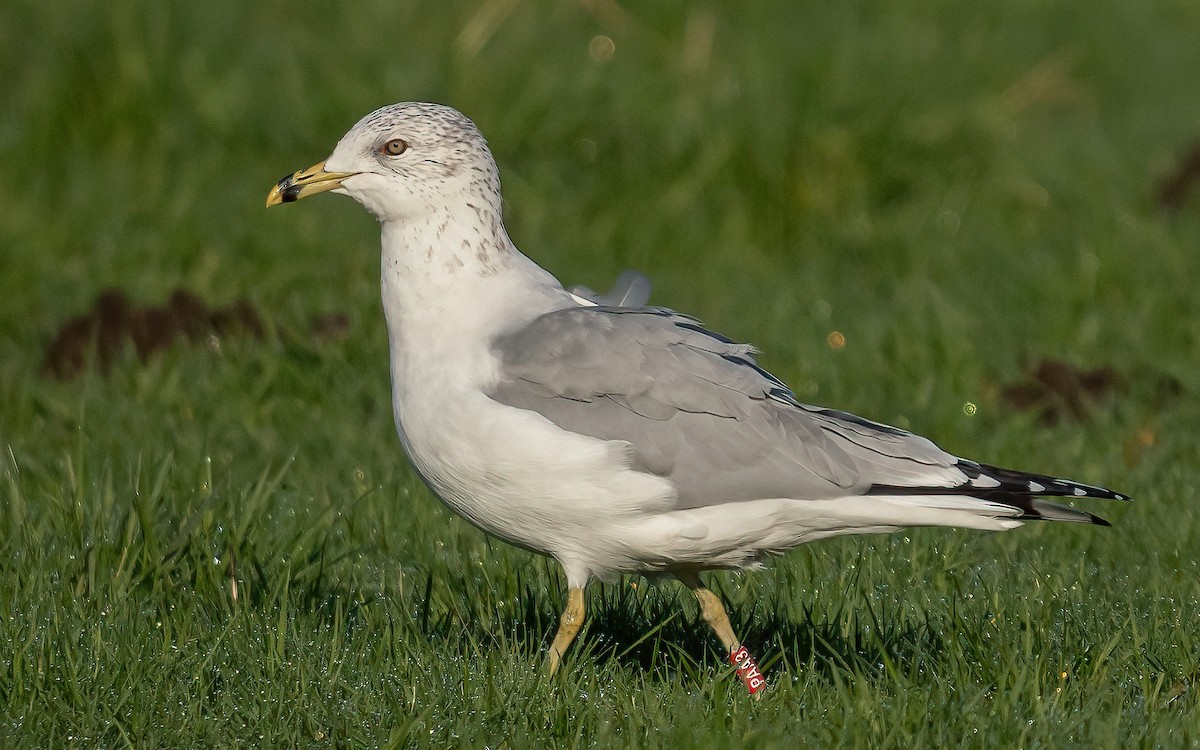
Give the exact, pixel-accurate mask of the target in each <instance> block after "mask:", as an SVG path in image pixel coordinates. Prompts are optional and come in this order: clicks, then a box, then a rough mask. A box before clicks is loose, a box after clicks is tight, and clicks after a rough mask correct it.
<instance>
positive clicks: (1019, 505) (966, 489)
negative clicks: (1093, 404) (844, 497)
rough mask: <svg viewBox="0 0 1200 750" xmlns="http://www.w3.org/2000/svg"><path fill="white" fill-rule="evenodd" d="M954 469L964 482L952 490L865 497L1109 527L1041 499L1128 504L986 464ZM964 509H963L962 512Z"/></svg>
mask: <svg viewBox="0 0 1200 750" xmlns="http://www.w3.org/2000/svg"><path fill="white" fill-rule="evenodd" d="M956 468H958V469H959V470H960V471H961V472H962V473H963V474H965V475H966V476H967V481H966V482H964V483H963V484H960V485H957V486H954V487H904V486H897V485H880V484H876V485H873V486H872V487H871V488H870V490H868V492H867V494H869V495H884V496H889V495H890V496H909V497H912V496H917V495H920V496H925V497H926V498H929V499H933V498H937V497H950V496H953V497H955V498H958V499H959V501H960V502H961V501H962V500H967V501H968V502H969V501H970V500H977V501H980V502H979V504H978V505H977V508H976V509H977V511H978V512H979V513H981V514H985V515H986V514H989V510H993V511H994V510H999V509H1000V508H1003V509H1005V510H1006V512H1005V513H1003V515H1006V516H1009V517H1011V518H1012V519H1014V520H1018V521H1025V520H1030V521H1065V522H1068V523H1089V524H1095V525H1097V526H1111V525H1112V524H1110V523H1109V522H1108V521H1106V520H1104V519H1103V518H1101V517H1100V516H1097V515H1095V514H1092V513H1088V512H1087V511H1084V510H1079V509H1078V508H1072V507H1070V506H1068V505H1062V504H1060V503H1054V502H1050V501H1049V500H1044V499H1043V498H1045V497H1069V498H1096V499H1101V500H1121V501H1126V502H1128V501H1130V500H1132V498H1131V497H1129V496H1128V495H1126V494H1123V493H1121V492H1115V491H1113V490H1110V489H1107V488H1105V487H1096V486H1094V485H1090V484H1083V483H1081V482H1075V481H1072V480H1070V479H1061V478H1058V477H1051V476H1047V475H1045V474H1031V473H1028V472H1023V471H1014V470H1012V469H1003V468H1000V467H997V466H988V465H987V464H978V463H975V462H974V461H967V460H963V459H960V460H959V462H958V464H957V466H956ZM997 506H1000V508H998V507H997ZM964 509H965V508H964Z"/></svg>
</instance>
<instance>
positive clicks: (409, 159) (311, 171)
mask: <svg viewBox="0 0 1200 750" xmlns="http://www.w3.org/2000/svg"><path fill="white" fill-rule="evenodd" d="M326 191H333V192H335V193H341V194H343V195H348V196H350V197H351V198H353V199H354V200H356V201H358V202H359V203H361V204H362V205H363V207H364V208H366V209H367V210H368V211H370V212H371V213H372V214H374V215H375V217H376V218H377V219H379V220H380V221H381V222H385V223H386V222H394V221H412V220H414V219H420V218H422V217H428V216H429V215H431V214H434V213H437V212H438V211H439V210H444V209H448V208H450V207H451V206H452V205H454V204H461V203H469V204H471V205H472V206H477V207H478V208H483V207H485V206H486V207H487V208H490V209H492V210H493V211H496V212H497V213H498V211H499V202H500V178H499V176H498V173H497V170H496V163H495V161H493V160H492V154H491V152H490V151H488V147H487V142H486V141H484V139H483V135H482V134H480V132H479V129H478V128H476V127H475V124H474V123H473V122H471V121H470V120H469V119H468V118H467V117H466V116H465V115H463V114H462V113H461V112H459V111H458V110H456V109H453V108H451V107H447V106H444V105H441V104H425V103H422V102H404V103H401V104H392V105H390V106H387V107H383V108H381V109H377V110H375V111H374V112H372V113H371V114H369V115H367V116H366V117H364V118H363V119H361V120H359V122H358V124H356V125H355V126H354V127H353V128H351V129H350V132H348V133H346V135H344V136H342V139H341V140H340V141H338V144H337V147H336V148H334V150H333V153H332V154H331V155H330V156H329V158H328V159H326V160H325V161H323V162H320V163H319V164H315V165H313V166H311V167H309V168H308V169H302V170H300V171H298V172H295V173H293V174H290V175H288V176H286V177H284V178H283V179H281V180H280V181H279V183H278V184H277V185H275V187H274V188H272V189H271V192H270V193H269V194H268V195H267V205H268V206H273V205H276V204H278V203H290V202H292V201H297V200H300V199H301V198H306V197H308V196H310V195H316V194H317V193H323V192H326Z"/></svg>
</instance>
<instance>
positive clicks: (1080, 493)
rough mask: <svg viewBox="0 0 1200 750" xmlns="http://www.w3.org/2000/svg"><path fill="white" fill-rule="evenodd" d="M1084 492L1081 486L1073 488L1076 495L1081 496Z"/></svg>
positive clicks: (1085, 491)
mask: <svg viewBox="0 0 1200 750" xmlns="http://www.w3.org/2000/svg"><path fill="white" fill-rule="evenodd" d="M1086 494H1087V490H1085V489H1083V488H1082V487H1076V488H1075V496H1076V497H1083V496H1084V495H1086Z"/></svg>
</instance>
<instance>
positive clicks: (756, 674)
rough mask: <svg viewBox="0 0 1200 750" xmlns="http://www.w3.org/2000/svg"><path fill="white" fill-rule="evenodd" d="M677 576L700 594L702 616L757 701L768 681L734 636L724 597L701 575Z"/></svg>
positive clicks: (698, 598)
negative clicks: (708, 584)
mask: <svg viewBox="0 0 1200 750" xmlns="http://www.w3.org/2000/svg"><path fill="white" fill-rule="evenodd" d="M676 577H677V578H679V580H680V581H682V582H683V584H684V585H685V586H687V587H688V588H689V589H691V590H692V593H693V594H695V595H696V601H698V602H699V603H700V616H701V617H703V618H704V621H705V622H707V623H708V626H709V627H710V628H712V629H713V632H714V633H716V634H717V638H720V639H721V644H722V645H723V646H725V649H726V650H727V651H728V652H729V661H730V662H731V663H732V664H733V665H734V666H735V667H737V674H738V677H740V678H741V679H742V682H743V683H745V685H746V689H747V690H749V691H750V694H751V695H754V696H755V697H756V698H757V697H758V693H760V692H761V691H762V690H763V689H764V688H766V686H767V681H766V679H765V678H764V677H763V676H762V673H761V672H760V671H759V670H758V665H757V664H756V663H755V662H754V657H752V656H751V655H750V652H749V651H747V650H746V647H745V646H743V645H742V644H741V643H740V642H739V641H738V638H737V636H736V635H734V633H733V625H731V624H730V622H729V615H728V614H727V613H726V612H725V605H723V604H721V599H720V597H718V596H717V595H716V594H714V593H713V592H712V591H710V590H709V589H707V588H705V586H704V584H703V583H702V582H701V581H700V576H699V575H697V574H695V573H679V574H676Z"/></svg>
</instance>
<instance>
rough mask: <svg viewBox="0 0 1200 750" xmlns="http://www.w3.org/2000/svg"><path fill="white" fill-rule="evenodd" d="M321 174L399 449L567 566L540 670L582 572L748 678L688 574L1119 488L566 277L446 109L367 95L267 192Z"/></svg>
mask: <svg viewBox="0 0 1200 750" xmlns="http://www.w3.org/2000/svg"><path fill="white" fill-rule="evenodd" d="M326 191H331V192H334V193H339V194H342V195H348V196H350V197H351V198H353V199H354V200H356V201H358V202H359V203H360V204H362V206H363V207H364V208H366V209H367V211H369V212H370V213H371V214H373V215H374V216H375V217H376V218H377V219H378V220H379V222H380V224H381V228H382V262H381V287H382V296H383V310H384V314H385V316H386V319H387V331H388V344H389V352H390V365H391V380H392V408H393V414H394V417H395V423H396V430H397V432H398V433H399V437H400V443H401V445H402V446H403V449H404V452H405V453H406V454H407V455H408V458H409V460H410V461H411V463H412V465H413V467H414V468H415V469H416V471H417V472H418V473H419V474H420V476H421V477H422V478H423V479H424V480H425V482H426V483H427V484H428V486H429V487H430V488H431V489H432V490H433V491H434V493H436V495H437V496H438V497H439V498H441V500H442V501H444V502H445V504H446V505H447V506H449V507H450V508H451V509H452V510H453V511H455V512H456V513H458V514H459V515H460V516H462V517H463V518H465V519H466V520H467V521H469V522H470V523H472V524H473V525H475V526H477V527H478V528H480V529H482V530H483V531H484V532H486V533H488V534H491V535H494V536H496V537H499V538H500V539H503V540H505V541H507V542H510V543H512V544H514V545H517V546H519V547H523V548H525V549H528V550H532V551H534V552H538V553H541V554H543V555H548V556H550V557H553V558H554V559H555V560H557V561H558V563H559V564H560V565H561V566H562V569H563V571H564V573H565V576H566V582H567V587H568V591H567V603H566V607H565V610H564V611H563V613H562V617H561V618H560V622H559V627H558V630H557V632H556V634H555V637H554V640H553V642H552V643H551V645H550V649H549V655H548V671H549V674H550V675H551V676H553V675H554V673H555V672H556V671H557V670H558V668H559V665H560V663H561V660H562V657H563V654H564V653H565V651H566V650H567V647H568V646H569V645H570V644H571V642H572V641H573V640H574V639H575V636H576V634H577V633H578V632H579V630H580V628H581V626H582V624H583V621H584V613H585V605H584V587H586V586H587V585H588V583H589V582H590V581H592V580H593V579H609V580H611V579H612V578H614V577H616V576H619V575H620V574H646V575H652V576H661V575H674V576H675V577H677V578H678V579H680V580H681V581H682V582H683V583H684V584H685V585H686V586H688V587H689V588H690V589H691V590H692V591H693V593H694V594H695V596H696V598H697V600H698V603H699V607H700V612H701V616H702V617H703V618H704V620H705V621H706V622H707V623H708V624H709V625H710V626H711V627H712V629H713V631H714V632H715V633H716V635H717V637H718V638H719V639H720V641H721V643H722V645H723V646H724V648H725V649H726V650H727V651H728V653H729V655H730V659H731V661H733V662H734V663H735V665H736V666H738V668H739V669H738V672H739V674H740V675H741V676H742V677H743V679H745V680H747V687H749V688H751V692H755V690H756V689H761V687H762V685H763V681H762V677H761V674H759V673H758V672H757V669H756V668H753V667H754V664H753V660H752V659H751V658H750V657H749V655H748V652H746V650H745V649H744V648H743V647H742V645H741V643H740V641H739V640H738V638H737V636H736V635H735V634H734V632H733V628H732V626H731V625H730V622H729V617H728V615H727V614H726V612H725V608H724V606H723V605H722V604H721V601H720V599H719V598H718V597H717V596H716V595H715V594H714V593H713V592H712V591H710V590H709V589H707V588H706V587H705V586H704V584H703V582H702V581H701V578H700V573H701V572H703V571H709V570H721V569H744V568H755V567H760V566H761V565H762V563H763V562H764V561H765V560H766V559H767V558H769V557H770V556H772V555H775V554H780V553H783V552H785V551H787V550H788V549H790V548H792V547H795V546H797V545H800V544H804V543H807V542H811V541H814V540H818V539H824V538H827V537H833V536H838V535H843V534H877V533H886V532H892V531H896V530H897V529H900V528H903V527H908V526H953V527H962V528H968V529H983V530H996V531H998V530H1004V529H1011V528H1014V527H1016V526H1020V525H1021V524H1022V522H1023V521H1026V520H1035V519H1037V520H1049V521H1074V522H1081V523H1092V524H1099V525H1105V526H1107V525H1108V523H1107V522H1106V521H1104V520H1103V519H1101V518H1099V517H1097V516H1094V515H1092V514H1091V513H1087V512H1085V511H1082V510H1078V509H1075V508H1072V507H1069V506H1066V505H1061V504H1057V503H1054V502H1051V501H1049V500H1046V499H1044V498H1046V497H1066V498H1105V499H1110V500H1128V499H1129V498H1128V497H1127V496H1126V495H1123V494H1121V493H1119V492H1114V491H1112V490H1108V489H1104V488H1102V487H1095V486H1091V485H1087V484H1081V483H1079V482H1074V481H1071V480H1068V479H1060V478H1055V477H1051V476H1045V475H1041V474H1029V473H1024V472H1019V471H1013V470H1010V469H1002V468H998V467H994V466H989V465H987V464H982V463H978V462H975V461H970V460H967V459H963V458H959V457H957V456H954V455H952V454H950V453H947V452H946V451H943V450H942V449H941V448H938V447H937V446H936V445H934V443H932V442H930V441H929V440H927V439H926V438H923V437H920V436H918V435H915V434H912V433H910V432H906V431H904V430H900V429H897V428H895V427H889V426H887V425H884V424H880V423H877V422H873V421H870V420H868V419H864V418H862V417H858V416H854V415H853V414H849V413H846V412H842V411H836V410H834V409H828V408H823V407H818V406H810V405H807V404H803V403H801V402H800V401H798V400H797V399H796V396H795V395H794V394H793V392H792V391H791V390H790V389H789V388H788V387H787V386H786V385H785V384H784V383H783V381H781V380H780V379H779V378H777V377H775V376H774V375H772V374H770V373H769V372H767V371H766V370H765V369H763V368H762V367H761V366H760V365H759V364H758V362H757V360H756V354H757V350H755V349H754V348H753V347H751V346H749V345H746V344H741V343H737V342H735V341H733V340H731V339H729V338H727V337H725V336H722V335H720V334H718V333H715V332H713V331H711V330H709V329H707V328H705V327H704V326H703V325H702V324H701V323H700V322H699V321H698V320H697V319H695V318H692V317H689V316H687V315H683V314H680V313H677V312H674V311H672V310H669V309H666V308H662V307H645V306H643V305H644V304H645V302H646V300H647V299H648V295H649V282H648V281H645V280H644V277H643V278H642V279H638V278H636V277H629V278H627V279H626V280H625V281H624V282H618V285H617V288H616V289H615V290H614V292H613V294H612V296H611V297H610V296H599V295H596V294H595V293H593V292H591V291H590V290H587V289H585V288H576V292H574V293H573V292H571V291H569V290H567V289H564V287H563V286H562V284H560V283H559V282H558V280H557V279H556V278H555V277H554V276H552V275H551V274H550V273H549V272H548V271H546V270H544V269H542V268H541V267H539V266H538V265H537V264H535V263H534V262H533V261H532V260H530V259H529V258H528V257H526V256H525V255H523V254H522V253H521V252H519V251H518V250H517V248H516V246H515V245H514V244H513V241H512V240H511V239H510V238H509V236H508V233H507V232H506V231H505V228H504V223H503V220H502V216H501V198H500V178H499V172H498V170H497V168H496V163H495V161H494V160H493V158H492V155H491V152H490V151H489V149H488V146H487V143H486V142H485V140H484V138H483V136H482V135H481V134H480V132H479V130H478V129H477V128H476V127H475V125H474V123H472V122H471V120H469V119H468V118H467V117H466V116H464V115H463V114H461V113H460V112H458V111H457V110H455V109H452V108H450V107H447V106H443V105H439V104H426V103H413V102H408V103H401V104H394V105H391V106H387V107H383V108H381V109H379V110H376V111H375V112H372V113H371V114H369V115H367V116H366V117H364V118H363V119H362V120H360V121H359V122H358V124H356V125H355V126H354V127H353V128H351V129H350V131H349V132H348V133H346V135H345V136H343V137H342V139H341V140H340V141H339V142H338V144H337V146H336V147H335V148H334V150H333V153H332V154H331V155H330V156H329V158H327V159H326V160H325V161H323V162H320V163H318V164H316V165H314V166H312V167H309V168H308V169H304V170H300V171H298V172H295V173H293V174H291V175H288V176H287V177H284V178H283V179H282V180H280V181H279V183H278V184H277V185H276V186H275V187H274V188H273V189H272V190H271V192H270V194H269V195H268V196H267V205H268V206H271V205H276V204H279V203H288V202H292V201H296V200H299V199H301V198H306V197H308V196H311V195H316V194H318V193H322V192H326ZM752 668H753V669H752ZM748 675H749V677H748ZM751 679H753V680H754V681H756V682H755V683H754V684H752V682H751Z"/></svg>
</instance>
